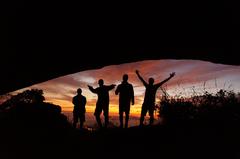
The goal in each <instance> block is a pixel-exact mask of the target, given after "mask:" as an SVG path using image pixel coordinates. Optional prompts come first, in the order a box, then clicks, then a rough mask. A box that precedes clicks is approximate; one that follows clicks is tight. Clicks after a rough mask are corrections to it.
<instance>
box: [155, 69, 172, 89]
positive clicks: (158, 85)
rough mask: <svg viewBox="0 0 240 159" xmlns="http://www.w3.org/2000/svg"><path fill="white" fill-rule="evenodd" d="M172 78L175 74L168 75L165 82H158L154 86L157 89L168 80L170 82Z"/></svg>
mask: <svg viewBox="0 0 240 159" xmlns="http://www.w3.org/2000/svg"><path fill="white" fill-rule="evenodd" d="M173 76H175V72H172V73H170V76H169V77H168V78H166V79H165V80H163V81H161V82H159V83H157V84H156V86H157V87H160V86H161V85H163V84H164V83H166V82H167V81H168V80H170V79H171V78H173Z"/></svg>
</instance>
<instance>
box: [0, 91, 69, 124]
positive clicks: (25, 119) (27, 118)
mask: <svg viewBox="0 0 240 159" xmlns="http://www.w3.org/2000/svg"><path fill="white" fill-rule="evenodd" d="M44 100H45V98H44V96H43V91H42V90H39V89H31V90H26V91H23V92H21V93H18V94H17V95H13V96H12V97H11V98H10V99H8V100H7V101H5V102H4V103H2V104H1V105H0V116H1V125H9V126H17V127H37V128H41V127H42V128H65V127H69V123H68V121H67V118H66V116H65V115H63V114H62V113H61V107H60V106H58V105H54V104H51V103H46V102H44Z"/></svg>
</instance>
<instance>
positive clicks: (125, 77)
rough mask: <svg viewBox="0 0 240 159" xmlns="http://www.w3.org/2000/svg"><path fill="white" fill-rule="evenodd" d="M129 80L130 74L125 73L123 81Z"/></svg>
mask: <svg viewBox="0 0 240 159" xmlns="http://www.w3.org/2000/svg"><path fill="white" fill-rule="evenodd" d="M127 80H128V75H127V74H124V75H123V81H124V82H127Z"/></svg>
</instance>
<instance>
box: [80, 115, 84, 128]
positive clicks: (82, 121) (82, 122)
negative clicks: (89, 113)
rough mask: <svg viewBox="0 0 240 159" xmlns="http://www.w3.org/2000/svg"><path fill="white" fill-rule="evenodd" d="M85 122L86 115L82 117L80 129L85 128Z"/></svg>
mask: <svg viewBox="0 0 240 159" xmlns="http://www.w3.org/2000/svg"><path fill="white" fill-rule="evenodd" d="M84 122H85V114H81V115H80V129H82V128H83V124H84Z"/></svg>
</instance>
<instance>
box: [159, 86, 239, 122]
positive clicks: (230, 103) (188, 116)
mask: <svg viewBox="0 0 240 159" xmlns="http://www.w3.org/2000/svg"><path fill="white" fill-rule="evenodd" d="M239 105H240V100H239V93H238V94H236V93H234V92H233V91H227V90H223V89H221V90H219V91H218V92H217V93H216V94H211V93H209V92H207V91H206V92H205V93H204V94H203V95H195V96H192V97H191V98H183V97H180V98H173V97H168V96H166V95H163V96H162V99H161V102H160V109H159V115H160V117H162V118H163V119H164V120H165V121H166V122H168V123H187V122H192V121H194V122H201V123H207V124H210V123H214V124H217V123H221V124H223V123H234V122H237V121H240V106H239Z"/></svg>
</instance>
